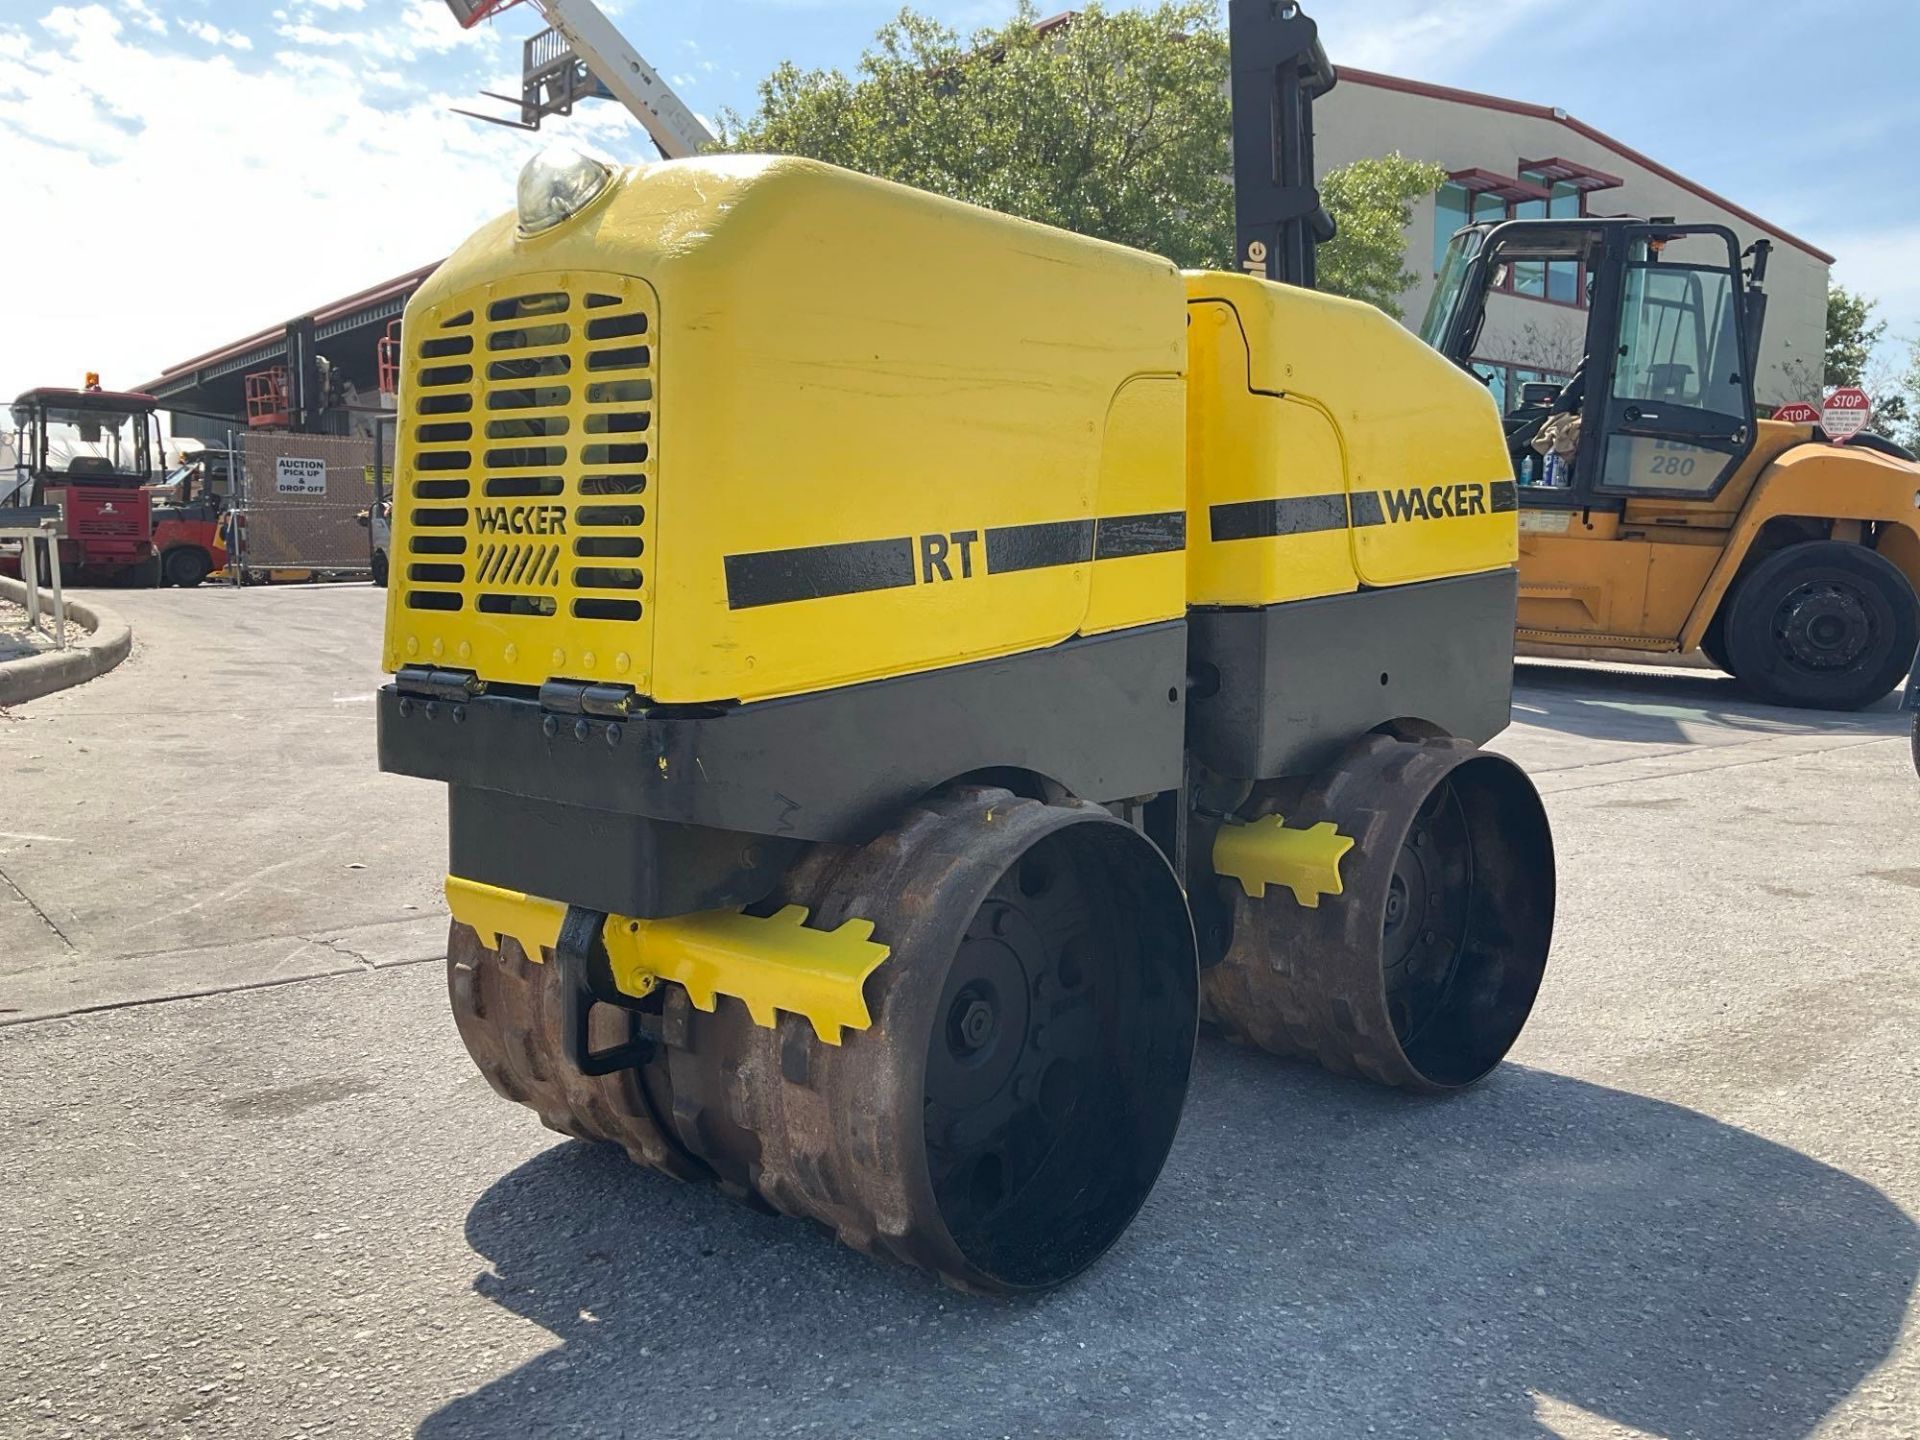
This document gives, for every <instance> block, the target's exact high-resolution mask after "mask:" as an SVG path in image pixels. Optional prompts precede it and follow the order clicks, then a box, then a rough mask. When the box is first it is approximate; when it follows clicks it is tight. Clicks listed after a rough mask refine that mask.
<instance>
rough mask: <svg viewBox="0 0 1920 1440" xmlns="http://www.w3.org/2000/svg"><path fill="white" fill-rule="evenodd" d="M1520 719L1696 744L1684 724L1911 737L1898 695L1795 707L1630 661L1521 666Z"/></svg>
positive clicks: (1720, 681)
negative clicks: (1838, 706) (1858, 703)
mask: <svg viewBox="0 0 1920 1440" xmlns="http://www.w3.org/2000/svg"><path fill="white" fill-rule="evenodd" d="M1513 691H1514V693H1513V718H1514V721H1515V722H1516V723H1517V724H1520V725H1530V726H1537V727H1539V728H1542V729H1546V730H1557V731H1560V732H1562V733H1565V734H1569V735H1578V736H1583V737H1588V738H1600V739H1612V740H1625V741H1637V742H1640V743H1644V744H1658V745H1690V744H1694V743H1695V742H1696V737H1695V736H1692V735H1690V734H1689V733H1688V732H1687V730H1686V729H1685V728H1684V726H1683V724H1682V722H1683V721H1684V722H1690V723H1692V724H1695V725H1699V726H1710V727H1715V728H1722V729H1727V730H1736V731H1745V732H1751V733H1753V734H1755V735H1761V736H1765V735H1847V734H1856V735H1863V736H1868V735H1904V734H1906V732H1907V729H1908V721H1907V718H1906V716H1904V715H1902V714H1901V713H1900V711H1899V708H1898V707H1899V703H1900V697H1899V695H1898V693H1896V694H1894V695H1891V696H1889V697H1887V698H1886V699H1884V700H1880V701H1877V702H1875V703H1874V704H1873V705H1870V706H1868V707H1867V708H1866V709H1864V710H1854V711H1834V710H1794V709H1790V708H1787V707H1784V706H1780V705H1769V704H1767V703H1766V702H1765V701H1762V700H1756V699H1754V698H1753V697H1752V696H1751V695H1748V694H1747V693H1746V692H1745V691H1744V690H1742V689H1741V688H1740V682H1739V681H1737V680H1735V679H1734V678H1733V677H1732V676H1731V675H1721V674H1719V673H1717V672H1714V671H1709V670H1700V671H1694V672H1690V673H1687V674H1672V673H1668V672H1661V671H1656V670H1644V671H1643V670H1635V669H1632V668H1629V667H1625V666H1618V665H1616V666H1611V667H1601V666H1587V665H1582V666H1569V665H1539V664H1534V665H1530V664H1528V663H1526V662H1525V661H1520V662H1518V663H1517V664H1516V665H1515V666H1514V672H1513Z"/></svg>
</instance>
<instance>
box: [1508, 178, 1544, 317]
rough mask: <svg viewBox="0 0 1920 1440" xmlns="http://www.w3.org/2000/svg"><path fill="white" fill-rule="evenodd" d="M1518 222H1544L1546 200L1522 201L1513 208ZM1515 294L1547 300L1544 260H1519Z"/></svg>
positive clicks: (1516, 263) (1514, 269) (1514, 284)
mask: <svg viewBox="0 0 1920 1440" xmlns="http://www.w3.org/2000/svg"><path fill="white" fill-rule="evenodd" d="M1513 218H1514V219H1516V220H1544V219H1546V218H1547V202H1546V201H1544V200H1521V201H1519V202H1517V203H1516V204H1515V205H1514V207H1513ZM1513 293H1514V294H1516V295H1526V296H1529V297H1531V298H1532V299H1535V300H1544V299H1546V298H1547V262H1546V261H1544V260H1518V261H1515V262H1514V266H1513Z"/></svg>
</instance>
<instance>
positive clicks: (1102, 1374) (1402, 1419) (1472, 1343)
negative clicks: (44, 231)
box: [0, 587, 1920, 1440]
mask: <svg viewBox="0 0 1920 1440" xmlns="http://www.w3.org/2000/svg"><path fill="white" fill-rule="evenodd" d="M113 598H114V603H115V605H116V607H117V608H118V609H120V610H121V612H122V613H123V614H124V615H125V616H126V618H127V619H128V620H129V621H130V622H131V623H132V625H133V627H134V631H135V635H136V644H135V651H134V654H133V656H132V657H131V658H130V659H129V660H128V661H127V662H126V663H124V664H123V665H121V666H120V667H119V668H118V669H117V670H115V671H114V672H113V673H111V674H109V675H107V676H104V677H102V678H101V679H98V680H95V681H93V682H91V683H89V684H87V685H85V686H82V687H80V688H78V689H76V690H72V691H68V692H65V693H63V694H60V695H56V696H51V697H48V698H46V699H44V700H39V701H35V702H32V703H31V704H29V705H27V706H24V707H21V708H19V709H16V710H14V711H11V712H5V713H0V1353H3V1354H4V1355H5V1356H6V1360H5V1362H4V1365H0V1435H4V1436H9V1437H11V1436H23V1437H25V1436H33V1437H38V1436H61V1435H67V1434H72V1435H76V1436H94V1435H152V1436H237V1437H261V1436H281V1435H285V1436H298V1435H310V1434H327V1435H336V1436H387V1435H420V1436H427V1437H436V1440H438V1437H448V1440H467V1437H494V1436H499V1437H503V1440H504V1437H517V1436H528V1435H542V1436H544V1435H580V1436H634V1437H639V1436H668V1437H677V1436H701V1437H705V1436H715V1437H718V1436H761V1435H769V1436H771V1435H790V1434H797V1435H812V1436H825V1437H838V1436H875V1437H893V1436H953V1437H974V1436H996V1435H999V1436H1048V1437H1080V1436H1234V1437H1238V1436H1269V1435H1272V1436H1281V1435H1286V1436H1316V1437H1317V1436H1350V1435H1351V1436H1364V1435H1383V1436H1421V1437H1426V1436H1444V1437H1453V1436H1460V1437H1506V1436H1548V1435H1553V1436H1562V1437H1569V1440H1572V1437H1580V1440H1585V1437H1602V1436H1606V1437H1619V1436H1633V1435H1662V1436H1676V1437H1677V1436H1710V1437H1727V1440H1773V1437H1790V1436H1803V1435H1809V1434H1822V1435H1836V1436H1874V1437H1888V1440H1895V1437H1899V1440H1906V1437H1913V1436H1916V1435H1920V1322H1917V1321H1916V1319H1915V1318H1914V1310H1913V1292H1914V1286H1915V1279H1916V1272H1917V1270H1920V1229H1917V1228H1916V1224H1915V1216H1916V1215H1920V1119H1917V1118H1916V1115H1917V1114H1920V1106H1917V1105H1916V1102H1920V1046H1917V1045H1916V1041H1920V980H1917V979H1916V965H1917V964H1920V780H1917V779H1916V777H1915V775H1914V773H1913V770H1912V765H1911V761H1910V758H1909V752H1908V747H1907V742H1906V739H1905V736H1906V728H1905V723H1904V717H1901V716H1899V715H1896V714H1895V713H1893V710H1892V708H1891V705H1890V704H1889V705H1887V706H1883V707H1881V708H1880V709H1877V710H1875V711H1873V712H1870V713H1867V714H1864V715H1856V716H1844V717H1833V716H1822V715H1812V714H1807V713H1802V712H1794V711H1784V710H1777V709H1771V708H1768V707H1764V706H1758V705H1754V704H1752V703H1750V702H1747V701H1745V700H1744V699H1742V698H1741V697H1740V696H1739V694H1738V692H1737V691H1736V690H1735V689H1734V687H1733V686H1732V685H1731V683H1730V682H1727V681H1725V680H1722V679H1719V678H1717V677H1713V676H1710V675H1705V674H1701V673H1697V672H1689V673H1664V672H1662V673H1655V672H1630V671H1617V670H1607V669H1600V668H1593V667H1581V666H1556V665H1533V664H1527V665H1523V666H1522V667H1521V669H1520V672H1519V683H1518V686H1517V690H1516V696H1515V721H1516V724H1515V727H1514V729H1513V730H1512V731H1510V732H1509V734H1508V735H1507V736H1505V737H1503V738H1502V740H1501V741H1500V742H1498V744H1499V748H1501V749H1504V750H1506V751H1507V752H1508V753H1510V754H1513V755H1514V756H1516V757H1517V758H1519V759H1520V760H1521V761H1522V762H1523V763H1524V764H1526V765H1527V767H1528V768H1529V770H1530V771H1531V772H1532V773H1533V774H1534V776H1535V778H1536V780H1537V782H1538V783H1539V784H1540V786H1541V788H1542V789H1543V790H1544V791H1545V792H1546V793H1547V795H1548V803H1549V807H1550V809H1551V812H1552V817H1553V822H1554V828H1555V834H1556V843H1557V847H1558V854H1559V863H1560V871H1561V884H1560V920H1559V926H1558V931H1557V936H1556V942H1555V947H1554V955H1553V961H1552V964H1551V966H1550V967H1549V970H1548V976H1547V981H1546V985H1545V987H1544V989H1543V991H1542V994H1541V997H1540V1001H1539V1005H1538V1008H1537V1009H1536V1011H1535V1014H1534V1018H1533V1022H1532V1024H1531V1025H1530V1027H1529V1028H1528V1030H1527V1032H1526V1034H1525V1035H1524V1036H1523V1037H1522V1039H1521V1042H1520V1044H1519V1046H1518V1047H1517V1048H1516V1050H1515V1052H1514V1056H1513V1059H1512V1062H1511V1063H1509V1064H1508V1065H1506V1066H1504V1067H1503V1068H1502V1069H1501V1070H1500V1071H1498V1072H1497V1073H1496V1074H1495V1075H1494V1076H1493V1077H1492V1079H1491V1080H1490V1081H1488V1082H1487V1083H1486V1084H1484V1085H1482V1086H1480V1087H1478V1088H1477V1089H1475V1090H1473V1091H1471V1092H1469V1093H1467V1094H1465V1095H1462V1096H1458V1097H1454V1098H1450V1099H1446V1100H1440V1101H1422V1100H1415V1099H1409V1098H1407V1097H1404V1096H1400V1095H1397V1094H1392V1093H1387V1092H1382V1091H1378V1090H1376V1089H1373V1088H1370V1087H1367V1086H1364V1085H1359V1084H1356V1083H1352V1082H1345V1081H1340V1080H1336V1079H1334V1078H1332V1077H1329V1076H1326V1075H1323V1074H1321V1073H1320V1072H1318V1071H1316V1070H1313V1069H1311V1068H1307V1067H1303V1066H1299V1065H1293V1064H1286V1063H1282V1062H1278V1061H1274V1060H1272V1059H1269V1058H1267V1057H1264V1056H1262V1055H1259V1054H1251V1053H1247V1052H1244V1051H1239V1050H1236V1049H1233V1048H1232V1047H1229V1046H1226V1045H1224V1044H1221V1043H1219V1042H1217V1041H1213V1040H1206V1041H1203V1043H1202V1046H1201V1050H1200V1056H1199V1062H1198V1068H1197V1073H1196V1075H1195V1079H1194V1085H1193V1091H1192V1096H1191V1099H1190V1102H1189V1107H1188V1111H1187V1115H1186V1118H1185V1121H1184V1123H1183V1126H1182V1130H1181V1133H1180V1137H1179V1140H1178V1142H1177V1144H1176V1147H1175V1150H1174V1153H1173V1156H1172V1158H1171V1160H1170V1162H1169V1164H1168V1167H1167V1170H1166V1173H1165V1175H1164V1177H1163V1178H1162V1180H1161V1182H1160V1184H1159V1186H1158V1188H1157V1189H1156V1190H1155V1191H1154V1193H1153V1196H1152V1198H1151V1199H1150V1200H1149V1202H1148V1204H1147V1206H1146V1208H1145V1210H1144V1211H1143V1213H1142V1215H1141V1217H1140V1219H1139V1220H1138V1222H1137V1223H1136V1224H1135V1226H1134V1228H1133V1229H1132V1230H1131V1231H1130V1232H1129V1233H1128V1235H1127V1236H1126V1238H1125V1239H1124V1240H1123V1241H1122V1242H1121V1243H1120V1245H1119V1246H1118V1247H1116V1249H1115V1250H1114V1252H1113V1253H1112V1254H1111V1255H1109V1256H1108V1257H1107V1258H1106V1259H1105V1260H1104V1261H1103V1262H1102V1263H1101V1264H1100V1265H1099V1266H1098V1267H1097V1268H1096V1269H1095V1270H1093V1271H1092V1272H1090V1274H1089V1275H1087V1276H1086V1277H1085V1278H1084V1279H1082V1280H1081V1281H1079V1282H1076V1283H1075V1284H1073V1285H1071V1286H1069V1287H1067V1288H1066V1289H1064V1290H1063V1291H1060V1292H1057V1293H1055V1294H1053V1295H1050V1296H1047V1297H1042V1298H1038V1299H1032V1300H1025V1301H1019V1302H1012V1303H1007V1302H992V1301H981V1300H975V1299H970V1298H967V1297H963V1296H958V1295H955V1294H953V1293H951V1292H948V1291H945V1290H943V1289H941V1288H940V1287H939V1286H938V1285H936V1284H934V1283H932V1282H929V1281H928V1280H926V1279H925V1278H923V1277H921V1276H918V1275H916V1274H913V1273H910V1272H904V1271H901V1270H898V1269H893V1268H889V1267H885V1266H882V1265H878V1264H876V1263H874V1262H872V1261H869V1260H867V1259H865V1258H863V1257H861V1256H859V1255H856V1254H854V1253H852V1252H850V1251H846V1250H843V1249H841V1248H840V1247H838V1246H836V1245H835V1244H834V1243H832V1241H831V1240H830V1239H828V1238H827V1237H826V1236H824V1235H822V1234H820V1233H818V1232H816V1231H814V1230H813V1229H811V1228H809V1227H807V1226H804V1225H802V1224H799V1223H798V1222H794V1221H791V1220H785V1219H779V1218H775V1217H768V1216H764V1215H759V1214H756V1213H753V1212H750V1211H748V1210H746V1209H744V1208H742V1207H740V1206H738V1205H735V1204H733V1203H732V1202H730V1201H728V1200H726V1199H725V1198H723V1197H722V1196H720V1195H718V1194H716V1193H712V1192H709V1191H704V1190H698V1189H694V1188H690V1187H687V1186H683V1185H679V1184H676V1183H674V1182H672V1181H669V1180H665V1179H662V1178H660V1177H657V1176H654V1175H651V1174H648V1173H645V1172H641V1171H639V1170H636V1169H634V1168H633V1167H631V1166H630V1165H629V1164H628V1163H627V1162H626V1161H625V1159H624V1158H622V1157H620V1156H618V1155H611V1154H607V1153H605V1152H602V1151H599V1150H595V1149H592V1148H589V1147H587V1146H584V1145H580V1144H577V1143H574V1142H565V1141H560V1140H558V1139H557V1137H555V1136H554V1135H552V1134H551V1133H550V1132H547V1131H544V1130H542V1129H541V1128H540V1126H539V1125H538V1122H537V1121H536V1120H534V1118H533V1117H532V1116H531V1115H530V1114H528V1113H526V1112H523V1111H521V1110H519V1109H517V1108H516V1107H513V1106H511V1105H509V1104H507V1103H505V1102H503V1101H501V1100H499V1099H498V1098H497V1097H495V1096H494V1095H493V1094H492V1092H491V1091H490V1090H488V1089H487V1087H486V1085H485V1084H484V1083H483V1082H482V1081H481V1080H480V1079H479V1078H478V1077H477V1075H475V1073H474V1072H473V1071H472V1069H471V1066H470V1065H469V1063H468V1061H467V1059H466V1056H465V1053H464V1051H463V1050H462V1049H461V1047H460V1043H459V1041H458V1038H457V1037H456V1036H455V1034H454V1031H453V1026H452V1023H451V1021H450V1018H449V1017H448V1014H447V1007H446V998H445V985H444V973H443V968H444V967H443V965H442V964H440V963H438V960H439V957H440V956H441V955H442V954H443V953H444V951H443V939H444V922H443V920H442V918H441V911H440V903H441V902H440V899H439V896H438V886H439V881H440V875H441V866H442V861H443V845H444V820H443V813H444V812H443V798H442V795H441V793H440V791H439V789H438V787H436V786H432V785H428V784H424V783H419V782H412V781H406V780H400V779H395V778H392V777H384V776H380V775H378V774H376V773H375V772H374V770H373V761H372V753H373V723H372V710H371V706H370V704H369V703H368V696H369V694H370V692H371V689H372V687H373V686H374V685H375V684H376V683H377V681H378V674H377V658H378V657H377V635H378V627H379V602H380V597H379V596H378V594H376V593H375V592H372V591H369V590H367V589H365V588H364V587H335V588H318V587H290V588H286V589H271V590H254V591H248V592H242V593H235V592H231V591H223V590H218V589H213V588H206V589H202V590H198V591H188V592H178V591H159V592H121V593H118V594H116V595H115V596H114V597H113Z"/></svg>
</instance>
